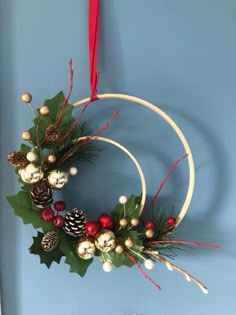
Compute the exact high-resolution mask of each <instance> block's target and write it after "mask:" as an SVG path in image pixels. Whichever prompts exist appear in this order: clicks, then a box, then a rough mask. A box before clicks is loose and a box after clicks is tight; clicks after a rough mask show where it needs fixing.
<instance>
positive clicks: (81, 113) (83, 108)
mask: <svg viewBox="0 0 236 315" xmlns="http://www.w3.org/2000/svg"><path fill="white" fill-rule="evenodd" d="M89 103H90V101H88V102H87V103H86V104H85V105H84V106H83V107H82V109H81V111H80V112H79V114H78V116H77V117H76V119H75V121H74V122H73V124H72V126H71V128H70V129H69V130H68V131H67V133H66V134H65V135H64V136H63V137H62V139H61V141H64V140H65V139H66V138H67V137H68V135H69V134H70V133H71V132H72V131H73V130H74V129H75V128H76V126H77V124H78V122H79V121H80V119H81V117H82V115H83V113H84V112H85V110H86V109H87V107H88V105H89Z"/></svg>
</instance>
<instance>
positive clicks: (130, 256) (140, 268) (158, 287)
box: [124, 252, 161, 290]
mask: <svg viewBox="0 0 236 315" xmlns="http://www.w3.org/2000/svg"><path fill="white" fill-rule="evenodd" d="M124 254H125V255H126V256H127V257H128V258H129V259H130V260H131V261H132V262H133V263H134V264H135V265H136V266H137V268H138V269H139V271H140V272H141V274H142V275H143V277H144V278H145V279H148V280H149V281H151V282H152V284H154V286H155V287H156V289H158V290H161V287H160V286H159V285H158V284H157V283H156V282H155V281H153V280H152V278H150V277H149V275H148V274H147V273H146V272H145V271H144V270H143V268H142V267H141V266H140V265H139V263H138V262H137V260H136V259H135V258H134V256H132V255H130V254H128V253H126V252H125V253H124Z"/></svg>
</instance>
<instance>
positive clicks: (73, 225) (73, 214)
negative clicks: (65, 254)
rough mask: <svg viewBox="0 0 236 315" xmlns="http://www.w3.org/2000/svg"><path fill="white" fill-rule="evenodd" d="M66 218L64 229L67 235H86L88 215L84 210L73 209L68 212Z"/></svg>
mask: <svg viewBox="0 0 236 315" xmlns="http://www.w3.org/2000/svg"><path fill="white" fill-rule="evenodd" d="M64 220H65V221H64V226H63V230H64V232H65V233H66V234H67V235H70V236H73V237H83V236H85V235H86V232H85V223H86V217H85V214H84V213H83V211H82V210H79V209H76V208H75V209H73V210H72V211H70V212H68V213H67V214H66V216H65V218H64Z"/></svg>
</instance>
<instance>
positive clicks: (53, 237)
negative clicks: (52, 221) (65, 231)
mask: <svg viewBox="0 0 236 315" xmlns="http://www.w3.org/2000/svg"><path fill="white" fill-rule="evenodd" d="M58 244H59V237H58V234H57V232H55V231H51V232H47V233H46V234H45V235H44V237H43V238H42V241H41V246H42V249H43V250H44V251H45V252H51V251H53V250H54V249H55V248H56V247H57V246H58Z"/></svg>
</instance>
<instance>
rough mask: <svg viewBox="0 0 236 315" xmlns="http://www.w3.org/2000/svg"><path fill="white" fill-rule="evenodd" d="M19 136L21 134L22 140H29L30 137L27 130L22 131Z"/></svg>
mask: <svg viewBox="0 0 236 315" xmlns="http://www.w3.org/2000/svg"><path fill="white" fill-rule="evenodd" d="M21 136H22V139H24V140H30V139H31V134H30V132H29V131H24V132H22V135H21Z"/></svg>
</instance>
